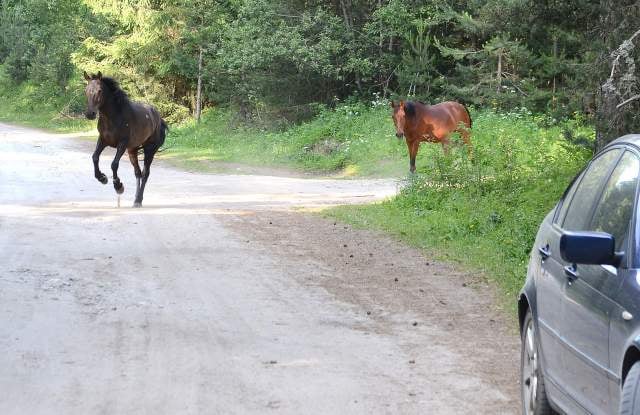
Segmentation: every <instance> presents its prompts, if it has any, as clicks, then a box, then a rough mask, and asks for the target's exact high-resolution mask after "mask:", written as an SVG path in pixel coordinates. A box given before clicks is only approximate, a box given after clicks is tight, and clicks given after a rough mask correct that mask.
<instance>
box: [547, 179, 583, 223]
mask: <svg viewBox="0 0 640 415" xmlns="http://www.w3.org/2000/svg"><path fill="white" fill-rule="evenodd" d="M581 177H582V174H578V175H577V176H576V177H575V178H574V179H573V180H572V181H571V183H570V184H569V186H568V187H567V190H565V191H564V197H563V198H562V200H561V201H560V209H559V211H558V213H557V214H556V218H555V220H554V221H553V222H554V223H558V224H560V223H562V220H563V219H564V214H565V213H567V209H568V208H569V204H570V203H571V198H572V197H573V194H574V193H575V192H576V188H577V187H578V185H579V184H580V179H581Z"/></svg>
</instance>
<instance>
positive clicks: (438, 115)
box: [391, 101, 471, 173]
mask: <svg viewBox="0 0 640 415" xmlns="http://www.w3.org/2000/svg"><path fill="white" fill-rule="evenodd" d="M391 108H393V123H394V124H395V126H396V137H398V139H402V137H405V139H406V142H407V147H408V148H409V171H410V172H411V173H415V171H416V155H417V154H418V147H419V146H420V142H421V141H427V142H430V143H441V144H442V149H443V151H444V152H445V153H448V151H449V144H450V142H449V136H450V134H451V133H453V132H458V133H460V135H461V136H462V140H463V141H464V143H465V144H466V145H467V146H469V151H471V141H470V140H469V129H470V128H471V116H470V115H469V111H468V110H467V108H466V107H465V106H464V105H462V104H459V103H457V102H453V101H448V102H443V103H440V104H436V105H426V104H423V103H422V102H417V101H407V102H405V101H400V103H399V104H397V105H396V104H395V103H394V102H393V101H391Z"/></svg>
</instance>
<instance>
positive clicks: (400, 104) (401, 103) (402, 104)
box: [398, 100, 404, 108]
mask: <svg viewBox="0 0 640 415" xmlns="http://www.w3.org/2000/svg"><path fill="white" fill-rule="evenodd" d="M398 106H399V107H400V108H404V101H402V100H400V103H399V104H398Z"/></svg>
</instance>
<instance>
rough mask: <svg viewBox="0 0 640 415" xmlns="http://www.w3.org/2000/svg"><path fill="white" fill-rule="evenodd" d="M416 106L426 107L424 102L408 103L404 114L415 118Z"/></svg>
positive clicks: (405, 105)
mask: <svg viewBox="0 0 640 415" xmlns="http://www.w3.org/2000/svg"><path fill="white" fill-rule="evenodd" d="M416 105H423V106H424V105H426V104H425V103H424V102H422V101H407V102H405V103H404V113H405V114H406V115H407V116H409V117H413V116H415V115H416Z"/></svg>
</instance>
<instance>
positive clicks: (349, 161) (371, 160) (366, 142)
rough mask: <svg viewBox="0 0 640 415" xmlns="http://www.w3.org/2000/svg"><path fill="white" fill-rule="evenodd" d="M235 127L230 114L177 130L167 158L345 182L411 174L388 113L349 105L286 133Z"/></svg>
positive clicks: (209, 115)
mask: <svg viewBox="0 0 640 415" xmlns="http://www.w3.org/2000/svg"><path fill="white" fill-rule="evenodd" d="M231 124H232V118H231V116H230V113H229V112H228V111H224V110H209V111H207V112H205V114H204V116H203V119H202V121H201V122H200V123H199V124H197V123H195V122H188V123H185V124H183V125H181V126H178V127H177V128H174V129H173V130H172V131H171V134H170V136H169V139H168V142H167V146H168V147H169V148H170V150H169V151H168V152H167V153H165V154H166V155H167V156H168V157H169V158H172V159H174V160H176V161H179V163H181V164H183V165H185V164H186V165H188V166H190V167H197V166H200V167H201V168H206V166H207V162H216V161H222V162H234V163H244V164H250V165H256V166H269V167H287V168H292V169H296V170H302V171H307V172H317V173H330V174H342V175H344V176H395V175H398V174H403V172H404V171H406V170H407V165H408V161H407V155H406V153H407V150H406V146H405V144H404V143H403V142H399V141H398V140H397V139H396V138H395V137H394V135H393V133H394V129H393V125H392V124H391V118H390V115H389V111H388V110H387V108H386V107H384V108H381V107H377V108H367V107H365V106H364V105H358V104H356V105H349V106H346V105H345V106H342V107H340V108H338V109H337V110H335V111H328V110H327V111H323V112H321V113H320V115H319V116H318V117H316V118H315V119H313V120H312V121H310V122H307V123H304V124H301V125H298V126H293V127H291V128H289V129H287V130H286V131H282V132H269V131H261V130H259V129H252V128H246V127H240V128H232V127H231Z"/></svg>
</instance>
